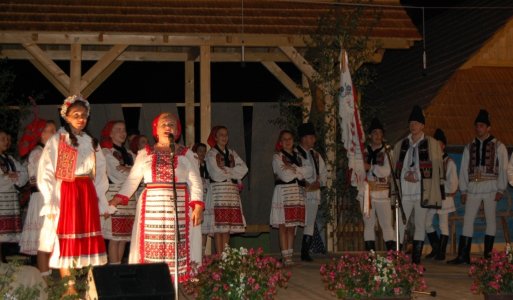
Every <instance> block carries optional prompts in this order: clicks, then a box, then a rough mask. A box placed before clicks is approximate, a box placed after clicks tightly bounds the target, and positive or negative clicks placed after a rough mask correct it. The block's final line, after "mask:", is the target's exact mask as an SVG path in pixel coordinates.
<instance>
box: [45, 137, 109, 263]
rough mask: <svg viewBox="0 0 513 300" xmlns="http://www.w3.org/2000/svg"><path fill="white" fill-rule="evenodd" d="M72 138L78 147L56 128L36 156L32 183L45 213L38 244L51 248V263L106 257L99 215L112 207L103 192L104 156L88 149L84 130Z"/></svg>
mask: <svg viewBox="0 0 513 300" xmlns="http://www.w3.org/2000/svg"><path fill="white" fill-rule="evenodd" d="M76 138H77V141H78V144H79V145H78V147H77V148H75V147H73V146H71V142H70V138H69V134H68V133H67V131H66V130H65V129H63V128H61V129H59V130H58V132H57V134H55V135H54V136H53V137H51V138H50V140H49V141H48V142H47V144H46V146H45V148H44V150H43V153H42V155H41V159H40V161H39V167H38V175H37V185H38V188H39V190H40V192H41V194H43V197H44V203H45V204H44V206H43V208H42V210H41V215H42V216H46V217H45V221H44V225H43V229H42V236H43V235H46V236H47V238H46V239H45V240H41V243H40V250H41V251H47V252H49V251H51V252H52V256H51V258H50V267H51V268H82V267H86V266H89V265H92V266H96V265H103V264H105V263H107V255H106V251H105V243H104V240H103V236H102V233H101V226H100V215H103V214H104V213H113V212H114V211H115V209H114V208H113V207H112V206H110V207H109V205H108V202H107V199H106V197H105V194H106V192H107V189H108V187H109V182H108V180H107V172H106V162H105V157H104V156H103V153H102V151H101V149H100V148H99V147H98V148H97V149H93V146H92V142H91V137H90V136H89V135H87V134H86V133H82V134H81V135H77V136H76ZM74 155H76V157H75V158H74ZM73 158H74V159H73ZM57 174H67V178H68V179H64V180H63V179H58V178H57V177H62V176H57ZM73 177H74V179H73ZM70 178H71V179H70ZM51 216H53V217H51ZM55 234H56V236H54V237H53V238H50V237H49V236H51V235H55ZM52 248H53V249H52ZM52 250H53V251H52Z"/></svg>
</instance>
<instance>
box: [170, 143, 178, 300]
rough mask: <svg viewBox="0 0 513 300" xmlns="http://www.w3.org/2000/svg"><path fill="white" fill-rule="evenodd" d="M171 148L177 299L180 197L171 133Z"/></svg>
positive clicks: (176, 299)
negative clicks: (177, 192)
mask: <svg viewBox="0 0 513 300" xmlns="http://www.w3.org/2000/svg"><path fill="white" fill-rule="evenodd" d="M169 148H170V149H171V176H172V180H173V181H172V190H173V204H174V210H175V222H174V223H175V224H174V225H175V243H174V244H175V245H174V246H175V271H174V279H175V280H174V289H175V300H178V298H179V292H178V242H179V241H180V228H179V223H178V199H177V195H176V181H175V155H176V154H175V137H174V136H173V134H170V135H169Z"/></svg>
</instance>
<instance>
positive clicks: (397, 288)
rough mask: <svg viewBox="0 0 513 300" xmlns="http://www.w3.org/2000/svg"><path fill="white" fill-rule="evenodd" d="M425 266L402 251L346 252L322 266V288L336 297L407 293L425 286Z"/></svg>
mask: <svg viewBox="0 0 513 300" xmlns="http://www.w3.org/2000/svg"><path fill="white" fill-rule="evenodd" d="M423 270H424V268H423V267H422V266H420V265H416V264H412V263H411V261H410V259H409V257H408V256H406V255H405V254H404V253H402V252H395V251H389V252H388V253H387V254H386V256H381V255H377V254H376V253H375V252H374V251H370V252H365V253H355V254H345V255H342V256H341V257H340V258H334V259H333V260H332V261H331V262H330V263H328V264H324V265H322V266H321V269H320V273H321V280H322V281H323V282H324V285H325V288H326V289H327V290H329V291H331V292H332V294H333V295H335V296H337V297H338V298H354V299H366V298H370V297H382V296H410V295H411V293H412V291H414V290H416V291H424V290H426V289H427V286H426V281H425V279H424V277H423V272H424V271H423Z"/></svg>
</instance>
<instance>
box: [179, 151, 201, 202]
mask: <svg viewBox="0 0 513 300" xmlns="http://www.w3.org/2000/svg"><path fill="white" fill-rule="evenodd" d="M179 158H182V159H181V160H180V163H182V164H183V165H184V167H185V168H186V172H187V184H188V185H189V189H190V193H191V198H190V199H191V202H190V204H191V206H192V208H194V206H195V205H196V204H199V205H201V206H202V207H205V205H204V202H203V180H202V179H201V176H200V174H199V168H198V167H197V164H196V163H195V162H194V158H192V159H191V158H190V157H188V156H179Z"/></svg>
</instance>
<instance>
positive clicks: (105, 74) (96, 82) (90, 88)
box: [82, 60, 123, 97]
mask: <svg viewBox="0 0 513 300" xmlns="http://www.w3.org/2000/svg"><path fill="white" fill-rule="evenodd" d="M122 64H123V62H122V61H119V60H115V61H113V62H112V63H111V64H110V65H109V66H108V67H107V68H105V69H104V70H103V71H102V72H101V73H100V74H98V75H97V76H96V77H95V78H94V79H93V80H91V82H90V83H89V84H88V85H87V86H86V87H85V88H84V89H83V90H82V95H84V96H85V97H89V96H90V95H91V94H92V93H93V92H94V91H95V90H96V89H97V88H98V87H99V86H100V85H101V84H102V83H103V82H104V81H105V80H106V79H107V78H109V77H110V75H111V74H112V73H114V71H116V70H117V69H118V68H119V66H121V65H122Z"/></svg>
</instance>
